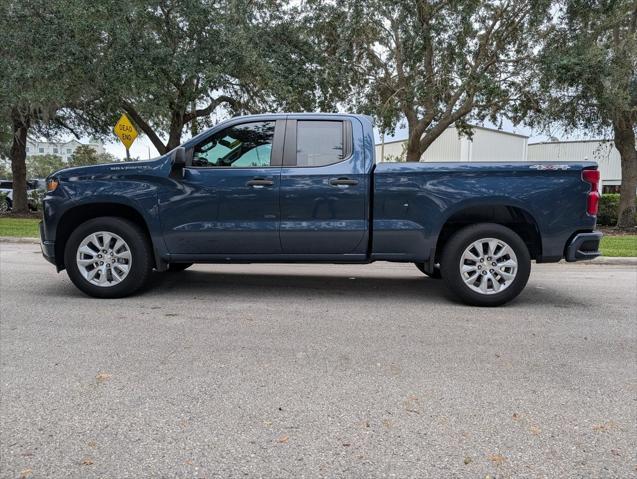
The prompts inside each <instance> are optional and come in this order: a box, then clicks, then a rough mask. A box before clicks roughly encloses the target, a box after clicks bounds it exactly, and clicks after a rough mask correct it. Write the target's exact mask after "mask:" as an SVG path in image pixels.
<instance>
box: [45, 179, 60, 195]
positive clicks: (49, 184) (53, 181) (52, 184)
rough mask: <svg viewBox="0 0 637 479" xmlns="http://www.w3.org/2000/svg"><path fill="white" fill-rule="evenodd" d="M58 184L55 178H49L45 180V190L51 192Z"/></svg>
mask: <svg viewBox="0 0 637 479" xmlns="http://www.w3.org/2000/svg"><path fill="white" fill-rule="evenodd" d="M59 184H60V182H59V181H58V180H57V179H56V178H50V179H49V180H48V181H47V182H46V191H48V192H49V193H51V192H52V191H55V190H56V189H57V187H58V185H59Z"/></svg>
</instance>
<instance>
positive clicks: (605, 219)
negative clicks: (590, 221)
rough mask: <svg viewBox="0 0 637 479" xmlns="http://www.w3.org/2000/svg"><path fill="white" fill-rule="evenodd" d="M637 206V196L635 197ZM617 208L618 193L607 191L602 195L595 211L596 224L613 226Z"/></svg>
mask: <svg viewBox="0 0 637 479" xmlns="http://www.w3.org/2000/svg"><path fill="white" fill-rule="evenodd" d="M635 205H636V206H637V197H636V198H635ZM618 209H619V195H618V194H616V193H609V194H605V195H602V198H601V200H600V202H599V211H598V212H597V224H598V225H600V226H615V225H616V224H617V210H618Z"/></svg>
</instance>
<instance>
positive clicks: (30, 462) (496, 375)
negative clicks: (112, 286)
mask: <svg viewBox="0 0 637 479" xmlns="http://www.w3.org/2000/svg"><path fill="white" fill-rule="evenodd" d="M635 451H637V267H636V266H635V265H623V266H622V265H598V264H554V265H533V271H532V274H531V278H530V280H529V284H528V286H527V288H526V290H525V291H524V292H523V293H522V295H521V296H520V297H519V298H518V299H517V300H515V301H514V302H513V303H511V304H510V305H508V306H505V307H501V308H495V309H487V308H475V307H467V306H463V305H460V304H457V303H455V302H453V301H451V300H450V299H449V298H447V296H446V295H445V293H444V288H443V286H442V284H441V283H440V281H437V280H433V279H429V278H426V277H424V276H423V275H422V274H421V273H420V272H419V271H418V270H417V269H416V268H415V267H414V266H413V265H409V264H391V263H377V264H372V265H366V266H346V265H271V264H270V265H267V264H253V265H250V264H245V265H198V266H195V267H193V268H192V269H190V270H187V271H185V272H183V273H175V274H171V273H163V274H159V273H157V274H155V275H154V277H153V280H152V285H151V287H150V288H149V289H148V291H146V292H145V293H143V294H141V295H137V296H135V297H131V298H127V299H120V300H98V299H92V298H88V297H86V296H84V295H83V294H82V293H80V292H79V291H78V290H77V289H76V288H75V287H74V286H73V285H72V284H71V282H70V281H69V279H68V278H67V276H66V274H65V273H62V274H59V275H58V274H56V273H55V270H54V268H53V267H52V266H51V265H50V264H48V263H47V262H45V260H44V259H43V258H42V257H41V256H40V253H39V248H38V246H37V245H32V244H11V243H1V244H0V477H1V478H20V477H23V478H64V477H73V478H94V477H95V478H97V477H101V478H145V477H157V478H159V477H162V478H163V477H166V478H172V477H188V478H217V477H218V478H229V477H267V478H272V477H290V478H300V477H326V478H332V477H356V478H359V477H365V478H373V477H399V478H403V477H432V478H433V477H435V478H443V477H444V478H446V477H459V478H464V477H467V478H485V477H486V476H490V477H493V478H495V477H498V478H508V477H511V478H513V477H515V478H518V477H529V478H539V477H550V478H554V477H559V478H571V477H573V478H575V477H578V478H579V477H582V478H629V477H637V455H636V452H635Z"/></svg>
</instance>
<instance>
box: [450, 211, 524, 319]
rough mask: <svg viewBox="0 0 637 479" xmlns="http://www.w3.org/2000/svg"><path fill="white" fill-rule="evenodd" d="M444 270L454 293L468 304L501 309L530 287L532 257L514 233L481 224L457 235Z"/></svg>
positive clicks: (509, 230) (503, 227) (469, 227)
mask: <svg viewBox="0 0 637 479" xmlns="http://www.w3.org/2000/svg"><path fill="white" fill-rule="evenodd" d="M440 269H441V272H442V278H443V280H444V282H445V284H446V285H447V287H448V289H449V290H450V292H451V293H452V294H453V295H455V296H456V297H457V298H458V299H460V300H461V301H463V302H464V303H466V304H470V305H475V306H499V305H501V304H504V303H506V302H508V301H511V300H512V299H513V298H515V297H516V296H517V295H518V294H520V293H521V292H522V290H523V289H524V286H526V282H527V281H528V279H529V274H530V273H531V257H530V255H529V251H528V249H527V247H526V245H525V244H524V241H522V239H521V238H520V237H519V236H518V235H517V234H516V233H515V232H514V231H513V230H511V229H509V228H507V227H505V226H502V225H498V224H494V223H479V224H475V225H471V226H467V227H465V228H463V229H461V230H459V231H457V232H456V233H455V234H454V235H453V236H452V237H451V238H450V239H449V241H448V243H447V245H446V246H445V248H444V250H443V253H442V256H441V261H440Z"/></svg>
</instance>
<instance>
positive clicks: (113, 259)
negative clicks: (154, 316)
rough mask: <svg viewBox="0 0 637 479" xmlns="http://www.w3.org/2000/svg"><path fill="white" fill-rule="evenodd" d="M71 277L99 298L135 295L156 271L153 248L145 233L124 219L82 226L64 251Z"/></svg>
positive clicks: (89, 222) (90, 294) (96, 219)
mask: <svg viewBox="0 0 637 479" xmlns="http://www.w3.org/2000/svg"><path fill="white" fill-rule="evenodd" d="M64 265H65V266H66V271H67V273H68V275H69V278H70V279H71V281H72V282H73V284H75V286H77V287H78V288H79V289H80V290H82V291H83V292H84V293H86V294H88V295H89V296H95V297H97V298H121V297H124V296H128V295H130V294H133V293H134V292H135V291H137V290H138V289H140V288H141V287H142V286H144V284H146V282H147V281H148V278H149V276H150V274H151V271H152V266H153V260H152V256H151V247H150V245H149V242H148V239H147V237H146V234H145V233H144V231H143V230H142V229H141V228H140V227H139V226H138V225H136V224H135V223H133V222H131V221H128V220H126V219H123V218H116V217H107V216H105V217H101V218H94V219H92V220H89V221H87V222H85V223H82V224H81V225H80V226H78V227H77V228H76V229H75V231H73V233H71V236H70V237H69V239H68V241H67V242H66V246H65V249H64Z"/></svg>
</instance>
